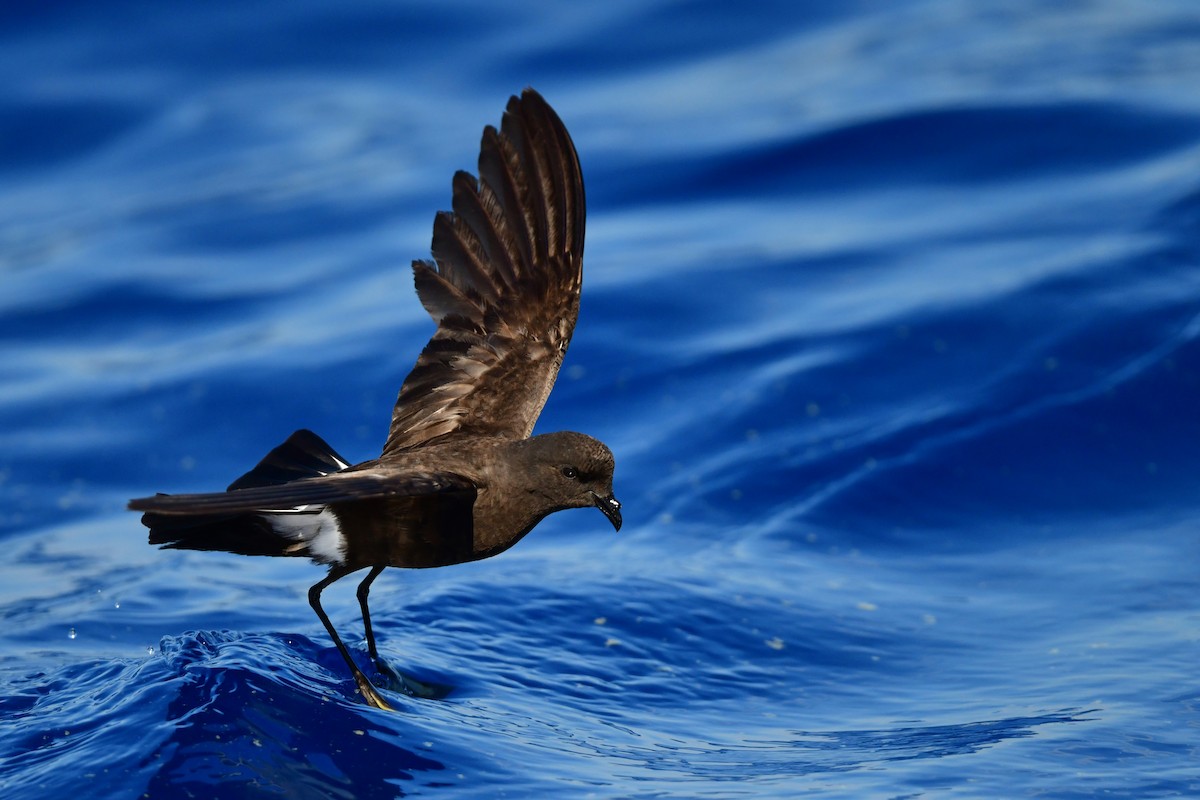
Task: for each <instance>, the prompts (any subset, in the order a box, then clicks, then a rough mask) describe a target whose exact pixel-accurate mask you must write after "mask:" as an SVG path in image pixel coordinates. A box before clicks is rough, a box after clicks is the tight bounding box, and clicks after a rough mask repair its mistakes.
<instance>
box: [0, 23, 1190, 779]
mask: <svg viewBox="0 0 1200 800" xmlns="http://www.w3.org/2000/svg"><path fill="white" fill-rule="evenodd" d="M0 77H2V78H3V80H2V81H0V542H2V544H3V547H4V551H5V554H6V558H5V559H4V563H3V565H2V566H0V619H3V622H4V624H3V625H2V626H0V723H2V724H0V791H2V793H3V796H4V797H5V798H45V797H69V796H72V795H75V796H88V797H113V798H123V797H129V798H133V797H149V798H174V797H221V798H239V797H247V798H248V797H271V796H285V797H305V798H307V797H321V798H325V797H346V798H350V797H353V798H382V797H389V798H390V797H399V796H407V795H423V796H433V795H437V796H442V797H454V798H465V797H479V798H494V797H597V798H661V797H686V798H701V797H706V798H728V797H753V798H775V797H777V798H794V797H799V796H804V797H831V798H833V797H845V798H951V797H953V798H976V797H978V798H991V797H1035V796H1036V797H1042V798H1064V799H1065V798H1092V797H1104V798H1158V797H1196V796H1200V670H1197V664H1200V593H1198V592H1197V588H1198V585H1200V558H1198V556H1200V530H1198V525H1197V523H1196V519H1197V511H1198V510H1200V508H1198V503H1200V499H1198V497H1200V495H1198V493H1197V491H1196V487H1197V477H1198V476H1200V342H1198V340H1200V91H1198V90H1197V88H1196V87H1200V12H1198V11H1197V9H1196V7H1195V5H1194V4H1193V3H1191V2H1185V1H1184V0H1181V1H1180V2H1169V1H1164V2H1154V3H1126V2H1120V1H1119V0H1112V1H1110V2H1105V1H1103V0H1096V1H1094V2H1079V3H1067V4H1064V3H1051V2H1033V1H1032V0H1018V1H1017V2H995V1H994V0H993V1H989V0H983V2H966V1H965V0H962V1H957V0H938V1H933V0H930V1H929V2H918V1H916V0H911V1H908V2H899V3H889V4H859V3H808V4H797V3H762V4H755V5H754V6H752V7H747V6H744V5H736V4H729V3H715V2H691V3H679V2H664V1H661V0H660V1H658V2H655V1H654V0H629V2H611V3H606V4H604V5H603V6H601V5H599V4H590V5H589V4H556V3H547V2H535V3H526V4H523V5H522V6H521V7H520V8H519V9H516V8H503V7H501V6H498V5H496V4H493V3H480V2H469V1H465V2H451V3H444V2H443V3H410V4H403V5H401V4H395V3H383V2H363V3H357V4H341V5H334V4H326V3H317V2H311V0H301V2H295V3H290V4H286V5H282V4H265V3H249V4H247V3H228V2H217V3H205V4H193V5H187V6H184V5H178V4H152V3H137V2H111V3H106V4H91V3H78V2H76V3H58V4H43V5H33V4H24V5H20V6H18V7H6V8H5V9H4V10H3V11H0ZM526 85H532V86H535V87H536V88H538V89H539V90H540V91H541V92H542V93H543V94H544V95H545V96H546V98H547V99H548V100H549V101H550V102H551V103H552V104H553V105H554V106H555V108H556V109H557V110H558V112H559V114H560V116H561V117H562V118H563V119H564V121H565V122H566V124H567V125H568V127H569V128H570V130H571V132H572V134H573V136H574V139H575V142H576V145H577V147H578V149H579V151H580V155H581V159H582V162H583V168H584V173H585V178H586V181H587V187H588V198H589V216H588V243H587V257H586V260H585V276H586V280H585V289H584V298H583V308H582V313H581V318H580V324H579V327H578V329H577V331H576V335H575V339H574V342H573V344H572V348H571V352H570V353H569V355H568V357H567V362H566V364H565V366H564V370H563V374H562V375H561V377H560V380H559V383H558V386H557V387H556V389H555V391H554V393H553V394H552V396H551V398H550V402H549V403H548V405H547V407H546V410H545V412H544V414H543V417H542V420H541V422H540V423H539V430H542V431H549V430H556V429H574V430H582V431H586V432H588V433H591V434H593V435H595V436H597V437H598V438H601V439H603V440H604V441H606V442H607V443H608V444H609V445H610V446H611V447H612V449H613V450H614V452H615V453H616V456H617V462H618V471H617V480H616V492H617V496H618V497H620V498H621V500H622V501H623V503H624V507H625V521H626V526H625V528H624V529H623V530H622V531H621V532H620V533H619V534H616V535H614V534H613V533H612V531H611V529H610V528H609V527H608V524H607V523H606V522H605V520H604V519H603V517H601V516H600V515H599V514H597V513H595V512H594V511H576V512H564V513H562V514H558V515H556V516H554V517H552V518H551V519H549V520H547V521H546V522H544V523H543V524H542V525H541V526H540V527H539V528H538V529H537V531H535V532H534V534H532V535H531V536H529V537H528V538H527V539H526V540H524V541H523V542H522V543H521V544H520V545H519V546H518V547H516V548H515V549H513V550H512V551H510V552H508V553H505V554H503V555H502V556H499V557H497V558H494V559H491V560H487V561H483V562H479V563H476V564H469V565H463V566H460V567H455V568H448V569H442V570H433V571H401V570H389V571H388V572H386V573H384V576H383V577H382V578H381V579H380V580H379V581H378V582H377V583H376V584H375V590H374V591H373V593H372V600H373V603H372V607H373V610H374V622H375V627H376V630H377V632H378V635H379V639H380V645H381V650H382V652H383V655H384V657H385V658H386V659H387V660H388V661H389V663H391V664H393V665H394V666H396V667H397V668H398V669H400V670H402V671H403V672H405V673H406V674H409V675H412V676H415V677H417V678H420V679H422V680H425V681H429V682H433V683H437V684H441V685H444V686H446V687H449V693H448V694H447V696H446V697H444V698H442V699H439V700H427V699H419V698H415V697H407V696H405V695H402V694H396V693H391V694H390V695H389V697H390V698H391V699H393V700H394V702H395V703H396V705H397V706H398V708H399V710H398V712H397V713H385V712H380V711H376V710H373V709H370V708H368V707H366V706H364V705H363V704H362V703H361V702H360V701H359V700H358V698H357V695H356V694H355V691H354V685H353V683H352V681H351V680H350V679H349V676H348V675H347V674H346V671H345V668H344V665H343V664H342V662H341V660H340V658H339V656H338V654H337V652H336V650H335V649H334V648H333V645H332V643H331V642H330V641H329V639H328V637H327V636H326V635H325V632H324V631H323V630H322V628H321V626H320V623H319V622H318V621H317V619H316V618H315V617H314V616H313V615H312V613H311V611H310V610H309V609H308V607H307V603H306V600H305V592H306V590H307V587H308V586H309V585H310V584H311V583H313V582H315V581H316V580H317V579H318V578H319V577H320V576H321V575H322V574H323V573H322V572H321V570H319V569H317V568H315V567H313V566H311V565H309V564H307V563H304V562H299V561H296V562H293V561H291V560H272V559H262V558H259V559H254V558H243V557H237V556H232V555H225V554H213V553H187V552H175V551H158V550H156V549H154V548H152V547H149V546H147V544H146V540H145V531H144V529H143V528H142V527H141V526H140V525H139V523H138V519H137V517H136V516H135V515H133V514H131V513H128V512H126V511H124V504H125V502H126V501H127V499H128V498H130V497H134V496H142V495H145V494H148V493H152V492H154V491H169V492H184V491H204V490H212V489H218V488H221V487H223V486H224V485H226V484H227V483H228V482H229V481H230V480H232V479H233V478H234V477H236V476H237V475H239V474H241V473H242V472H243V471H245V470H246V469H247V468H248V467H250V466H251V465H253V464H254V463H255V462H256V461H257V460H258V458H260V457H261V456H262V455H263V454H264V453H265V452H266V451H267V450H269V449H270V448H271V447H273V446H274V445H276V444H278V443H279V442H280V441H282V440H283V439H284V438H285V437H286V436H287V435H288V434H289V433H291V432H292V431H293V430H294V429H296V428H300V427H308V428H311V429H313V430H315V431H317V432H318V433H320V434H321V435H322V436H323V437H325V438H326V439H328V441H329V442H330V443H331V444H333V446H334V447H336V448H337V449H338V450H339V451H341V452H342V453H343V454H344V455H346V456H348V457H350V458H352V460H362V459H366V458H370V457H373V456H375V455H377V453H378V451H379V448H380V446H381V444H382V441H383V439H384V437H385V435H386V431H387V423H388V419H389V415H390V411H391V404H392V402H393V400H394V398H395V393H396V391H397V389H398V387H399V384H400V381H401V380H402V378H403V376H404V375H405V374H406V373H407V370H408V369H409V367H410V366H411V365H412V362H413V360H414V359H415V357H416V354H417V352H418V351H419V349H420V347H421V346H422V345H423V343H424V342H425V340H426V338H427V337H428V335H429V334H430V332H431V330H432V324H431V323H430V321H429V319H428V317H427V316H426V314H425V312H424V311H423V310H422V308H421V306H420V304H419V303H418V302H417V300H416V298H415V295H414V294H413V292H412V288H411V278H410V273H409V270H408V263H409V261H410V260H411V259H413V258H418V257H423V256H425V255H426V254H427V252H428V248H429V236H430V226H431V222H432V219H433V213H434V212H435V211H436V210H437V209H441V208H446V207H447V205H448V202H449V194H450V176H451V175H452V173H453V171H454V170H456V169H463V168H467V169H470V168H473V166H474V159H475V156H476V153H477V146H478V138H479V134H480V131H481V129H482V127H483V126H484V125H485V124H489V123H491V124H495V123H496V122H497V121H498V120H499V116H500V112H501V110H502V109H503V107H504V103H505V102H506V100H507V98H508V96H509V95H510V94H513V93H516V92H518V91H520V89H521V88H522V87H524V86H526ZM345 583H346V585H345V586H343V585H341V584H338V585H337V586H335V587H333V588H331V589H330V590H329V591H328V592H326V595H325V596H326V608H327V609H328V610H329V612H330V614H331V616H332V617H333V620H334V622H335V624H336V625H337V626H338V627H339V629H340V630H341V631H343V634H344V636H345V637H346V638H347V641H348V643H350V644H351V645H352V648H353V649H355V650H356V652H357V653H358V655H359V656H360V657H362V661H363V663H364V664H365V662H366V659H365V647H364V645H363V641H362V638H361V633H360V632H361V623H360V620H359V617H358V610H357V605H356V603H355V601H354V597H353V588H352V587H353V581H346V582H345Z"/></svg>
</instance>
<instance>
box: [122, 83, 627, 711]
mask: <svg viewBox="0 0 1200 800" xmlns="http://www.w3.org/2000/svg"><path fill="white" fill-rule="evenodd" d="M452 205H453V209H454V210H453V211H452V212H446V211H443V212H439V213H438V214H437V216H436V217H435V218H434V223H433V246H432V250H433V261H415V262H413V274H414V277H415V283H416V289H417V295H418V297H420V299H421V302H422V304H424V306H425V308H426V310H428V311H429V314H430V315H431V316H432V317H433V319H434V321H435V322H437V330H436V331H435V332H434V334H433V338H432V339H430V340H429V343H428V344H427V345H425V349H424V350H423V351H422V352H421V355H420V357H419V358H418V359H417V363H416V366H415V367H414V368H413V370H412V372H410V373H409V375H408V377H407V378H406V379H405V381H404V384H403V386H402V387H401V389H400V396H399V398H398V399H397V401H396V407H395V410H394V411H393V413H392V423H391V429H390V430H389V432H388V438H387V443H386V444H385V445H384V447H383V453H382V455H380V457H379V458H377V459H374V460H371V461H365V462H363V463H361V464H355V465H353V466H351V465H350V464H348V463H347V462H346V460H345V459H343V458H342V457H341V456H339V455H338V454H337V453H335V452H334V451H333V449H332V448H330V446H329V445H328V444H326V443H325V442H324V441H323V440H322V439H320V438H319V437H318V436H317V435H316V434H314V433H312V432H310V431H305V430H301V431H297V432H296V433H294V434H292V435H291V436H290V437H289V438H288V440H287V441H286V442H284V443H283V444H281V445H280V446H279V447H276V448H275V449H274V450H272V451H271V452H270V453H268V454H267V456H266V457H265V458H264V459H263V460H262V461H261V462H260V463H259V464H258V466H256V467H255V468H254V469H252V470H251V471H250V472H248V473H246V474H245V475H243V476H242V477H241V478H238V479H237V480H236V481H234V482H233V484H231V485H230V486H229V488H228V490H226V491H224V492H215V493H211V494H187V495H164V494H160V495H157V496H155V497H146V498H141V499H138V500H132V501H130V503H129V508H130V509H132V510H135V511H144V512H146V513H145V515H144V516H143V517H142V522H143V523H144V524H145V525H146V526H147V527H148V528H150V543H151V544H158V545H162V546H163V547H167V548H182V549H188V550H221V551H226V552H231V553H241V554H245V555H269V556H302V557H307V558H311V559H313V560H314V561H316V562H318V563H321V564H325V565H328V566H329V574H328V575H326V577H325V578H324V579H322V580H321V581H319V582H317V583H316V584H315V585H313V587H312V588H311V589H309V593H308V599H309V603H310V604H311V605H312V607H313V610H314V611H315V612H316V613H317V616H318V617H319V618H320V620H321V622H322V623H323V624H324V625H325V629H326V630H327V631H329V635H330V636H331V637H332V638H333V642H334V644H335V645H337V648H338V651H339V652H340V653H341V654H342V657H343V658H344V659H345V660H346V664H347V665H348V666H349V667H350V671H351V672H352V673H353V675H354V680H355V682H356V683H357V684H358V688H359V691H360V692H361V693H362V695H363V698H364V699H365V700H366V701H367V702H368V703H370V704H371V705H374V706H376V707H378V708H384V709H386V708H389V706H388V704H387V702H385V701H384V699H383V697H382V696H381V695H380V694H379V692H378V691H377V690H376V689H375V687H374V686H372V685H371V683H370V681H369V680H367V677H366V676H365V675H364V674H363V672H362V670H360V669H359V668H358V666H357V665H356V664H355V663H354V660H353V659H352V658H351V657H350V652H349V651H348V650H347V649H346V646H345V645H344V644H343V643H342V640H341V638H340V637H339V636H338V634H337V631H336V630H334V628H333V625H332V624H331V623H330V621H329V617H328V616H326V614H325V611H324V610H323V609H322V608H321V592H322V590H324V589H325V587H327V586H329V585H330V584H331V583H333V582H334V581H337V580H339V579H340V578H343V577H345V576H346V575H349V574H350V573H352V572H357V571H358V570H362V569H369V570H370V571H369V572H368V573H367V576H366V578H364V579H363V581H362V582H361V583H360V584H359V586H358V600H359V605H360V607H361V608H362V616H363V625H364V628H365V629H366V639H367V648H368V651H369V653H370V655H371V658H372V659H374V660H375V661H376V663H379V654H378V651H377V649H376V647H375V636H374V633H373V632H372V630H371V615H370V611H369V609H368V608H367V596H368V592H369V590H370V587H371V582H372V581H374V580H375V578H377V577H379V574H380V573H381V572H382V571H383V570H384V569H385V568H386V567H409V568H420V567H442V566H447V565H450V564H459V563H462V562H464V561H474V560H477V559H481V558H488V557H489V556H494V555H496V554H497V553H501V552H503V551H504V550H507V549H508V548H509V547H512V546H513V545H514V544H516V543H517V542H518V541H519V540H520V539H521V537H523V536H524V535H525V534H527V533H529V531H530V530H531V529H532V528H533V527H534V526H535V525H537V524H538V522H540V521H541V520H542V519H543V518H544V517H546V516H547V515H548V514H551V513H553V512H555V511H560V510H562V509H567V508H582V507H587V506H595V507H596V508H598V509H600V510H601V511H602V512H604V515H605V516H606V517H608V519H609V521H610V522H611V523H612V525H613V527H614V528H616V529H618V530H619V529H620V527H621V505H620V503H618V502H617V500H616V499H615V498H614V497H613V493H612V478H613V456H612V453H611V452H610V451H609V449H608V448H607V447H605V446H604V445H603V444H602V443H601V442H599V441H597V440H595V439H593V438H591V437H590V436H585V435H584V434H582V433H571V432H559V433H547V434H541V435H539V436H533V437H531V436H530V434H531V433H532V431H533V425H534V422H535V421H536V420H537V417H538V414H539V413H540V412H541V410H542V406H543V405H544V404H545V402H546V398H547V396H548V395H549V394H550V389H551V387H552V386H553V385H554V379H555V376H556V375H557V374H558V368H559V365H560V364H562V360H563V356H564V354H565V353H566V351H567V345H568V344H570V341H571V334H572V331H574V329H575V319H576V317H577V316H578V312H579V291H580V286H581V283H582V278H583V230H584V193H583V176H582V174H581V173H580V169H579V159H578V156H577V155H576V153H575V146H574V145H573V144H572V142H571V137H570V136H569V135H568V134H567V130H566V128H565V127H563V124H562V121H561V120H559V118H558V115H557V114H555V113H554V111H553V109H551V108H550V106H549V105H548V104H547V103H546V101H545V100H543V99H542V97H541V95H539V94H538V93H537V92H535V91H533V90H532V89H526V90H525V91H524V92H523V93H522V95H521V97H520V98H516V97H513V98H511V99H510V100H509V102H508V108H507V109H506V111H505V113H504V118H503V122H502V123H501V126H500V130H499V131H497V130H496V129H495V128H493V127H491V126H488V127H487V128H485V129H484V132H483V142H482V144H481V146H480V153H479V178H478V180H477V179H476V178H474V177H472V176H471V175H469V174H467V173H466V172H459V173H458V174H456V175H455V176H454V181H453V201H452ZM382 668H383V667H382V665H381V669H382Z"/></svg>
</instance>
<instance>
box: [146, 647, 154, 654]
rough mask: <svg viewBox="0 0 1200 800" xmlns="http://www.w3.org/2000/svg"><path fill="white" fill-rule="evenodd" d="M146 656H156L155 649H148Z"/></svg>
mask: <svg viewBox="0 0 1200 800" xmlns="http://www.w3.org/2000/svg"><path fill="white" fill-rule="evenodd" d="M146 655H148V656H152V655H154V648H153V647H147V648H146Z"/></svg>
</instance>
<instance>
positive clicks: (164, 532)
mask: <svg viewBox="0 0 1200 800" xmlns="http://www.w3.org/2000/svg"><path fill="white" fill-rule="evenodd" d="M142 524H143V525H145V526H146V527H147V528H149V529H150V544H157V545H162V547H163V548H164V549H167V550H219V551H221V552H226V553H237V554H238V555H243V556H283V555H290V553H289V552H288V548H289V546H293V545H294V544H295V543H294V542H291V541H289V540H287V539H284V538H281V537H280V536H279V535H278V534H276V533H275V532H273V530H272V528H271V525H270V523H269V522H267V521H266V520H265V519H263V518H262V517H260V516H258V515H256V514H238V515H227V514H226V515H220V516H180V515H178V514H155V513H154V512H150V513H147V514H143V515H142Z"/></svg>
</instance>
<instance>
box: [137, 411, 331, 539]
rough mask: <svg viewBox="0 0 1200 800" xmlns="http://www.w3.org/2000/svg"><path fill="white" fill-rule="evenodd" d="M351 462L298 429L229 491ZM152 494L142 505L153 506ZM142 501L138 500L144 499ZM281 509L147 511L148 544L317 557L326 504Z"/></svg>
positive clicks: (306, 475) (326, 472)
mask: <svg viewBox="0 0 1200 800" xmlns="http://www.w3.org/2000/svg"><path fill="white" fill-rule="evenodd" d="M347 466H349V464H348V463H347V462H346V460H345V459H344V458H342V457H341V456H339V455H338V454H337V452H336V451H334V449H333V448H332V447H330V446H329V445H328V444H326V443H325V441H324V440H323V439H321V437H319V436H317V435H316V434H315V433H313V432H312V431H307V430H299V431H296V432H295V433H293V434H292V435H291V436H289V437H288V439H287V441H285V442H284V443H283V444H281V445H279V446H278V447H276V448H275V449H274V450H272V451H271V452H270V453H267V455H266V456H265V457H264V458H263V459H262V461H260V462H258V464H257V465H256V466H255V467H254V469H252V470H250V471H249V472H247V473H246V474H245V475H243V476H241V477H240V478H238V479H237V480H236V481H234V482H233V483H231V484H230V485H229V490H230V491H233V490H236V489H250V488H254V487H260V486H277V485H280V484H284V483H290V482H291V481H294V480H298V479H300V478H312V477H317V476H321V475H329V474H331V473H334V472H340V471H342V470H343V469H345V468H346V467H347ZM152 500H153V498H150V499H149V501H150V502H144V505H153V503H152ZM142 502H143V501H135V503H142ZM280 512H283V513H238V514H203V513H198V514H186V513H184V514H179V513H171V514H163V513H158V512H155V511H147V512H146V513H145V514H143V515H142V524H143V525H145V526H146V527H147V528H149V529H150V544H156V545H160V546H162V547H164V548H168V549H178V550H219V551H223V552H228V553H238V554H240V555H250V556H308V557H316V554H314V553H313V552H311V550H312V548H311V547H310V545H312V544H315V542H314V541H312V540H314V539H315V538H316V537H317V536H318V534H319V533H320V532H321V530H322V522H325V521H326V517H327V516H328V515H327V512H326V510H325V509H324V507H322V506H314V507H311V508H305V509H304V510H295V511H289V510H286V509H280Z"/></svg>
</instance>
